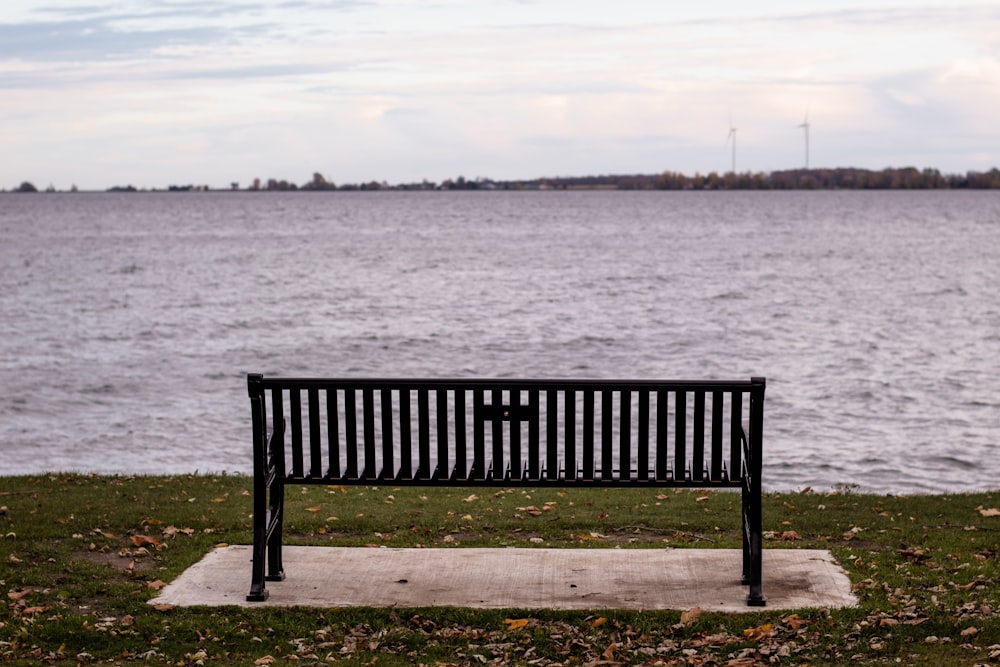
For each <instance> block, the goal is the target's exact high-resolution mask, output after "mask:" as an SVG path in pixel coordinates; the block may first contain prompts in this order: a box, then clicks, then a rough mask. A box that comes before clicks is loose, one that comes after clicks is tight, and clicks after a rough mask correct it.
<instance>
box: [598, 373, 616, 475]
mask: <svg viewBox="0 0 1000 667" xmlns="http://www.w3.org/2000/svg"><path fill="white" fill-rule="evenodd" d="M613 397H614V392H612V391H611V390H610V389H605V390H604V391H602V392H601V479H603V480H610V479H611V476H612V474H613V473H612V472H611V469H612V467H613V465H612V464H613V462H614V461H613V457H614V448H615V446H614V443H613V442H612V439H613V437H614V431H613V430H612V428H613V427H614V417H613V412H614V409H613V408H612V407H611V406H612V398H613Z"/></svg>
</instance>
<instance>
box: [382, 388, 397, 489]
mask: <svg viewBox="0 0 1000 667" xmlns="http://www.w3.org/2000/svg"><path fill="white" fill-rule="evenodd" d="M379 403H380V407H381V411H382V473H381V477H382V479H392V478H393V477H394V476H395V475H396V463H395V458H396V449H395V447H394V446H393V442H392V412H393V410H392V390H391V389H383V390H382V392H381V401H380V402H379Z"/></svg>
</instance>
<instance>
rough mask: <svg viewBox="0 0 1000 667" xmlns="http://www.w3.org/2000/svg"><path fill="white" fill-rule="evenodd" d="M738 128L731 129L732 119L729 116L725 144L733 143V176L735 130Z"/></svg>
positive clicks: (734, 170) (734, 167)
mask: <svg viewBox="0 0 1000 667" xmlns="http://www.w3.org/2000/svg"><path fill="white" fill-rule="evenodd" d="M737 129H738V128H735V127H733V117H732V115H730V116H729V134H727V135H726V143H729V142H730V141H732V142H733V174H735V173H736V130H737Z"/></svg>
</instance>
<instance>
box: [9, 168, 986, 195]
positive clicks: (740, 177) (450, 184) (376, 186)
mask: <svg viewBox="0 0 1000 667" xmlns="http://www.w3.org/2000/svg"><path fill="white" fill-rule="evenodd" d="M997 189H1000V169H997V168H996V167H994V168H992V169H990V170H989V171H969V172H966V173H965V174H942V173H941V172H940V171H939V170H937V169H929V168H928V169H922V170H921V169H917V168H916V167H904V168H886V169H881V170H870V169H856V168H847V167H840V168H836V169H789V170H784V171H774V172H770V173H765V172H744V173H734V172H728V173H724V174H719V173H717V172H714V171H713V172H709V173H708V174H704V175H703V174H701V173H697V172H696V173H695V174H694V175H691V176H689V175H686V174H682V173H679V172H672V171H665V172H663V173H659V174H618V175H601V176H565V177H564V176H559V177H552V178H536V179H530V180H506V181H504V180H493V179H488V178H477V179H473V180H467V179H465V178H464V177H461V176H459V177H458V178H456V179H454V180H453V179H445V180H444V181H441V182H434V181H427V180H424V181H420V182H419V183H399V184H395V185H391V184H389V183H387V182H385V181H369V182H366V183H341V184H336V183H334V182H332V181H328V180H327V179H326V178H325V177H324V176H323V175H322V174H319V173H315V174H313V178H312V180H310V181H308V182H306V183H304V184H302V185H297V184H295V183H292V182H289V181H287V180H278V179H274V178H271V179H268V180H267V181H261V180H260V179H254V181H253V183H251V184H250V185H249V186H247V187H240V183H238V182H232V183H230V186H229V187H228V188H213V187H210V186H208V185H168V186H167V187H165V188H156V187H154V188H145V187H143V188H137V187H135V186H134V185H114V186H111V187H109V188H106V189H104V190H79V189H78V188H77V187H76V186H75V185H74V186H71V187H70V188H69V189H63V190H60V189H58V188H56V187H55V186H53V185H51V184H50V185H49V186H48V187H46V188H44V189H40V188H38V187H36V186H35V185H34V184H33V183H31V182H30V181H24V182H22V183H21V184H20V185H19V186H17V187H15V188H12V189H11V190H9V192H17V193H43V192H44V193H66V192H69V193H73V192H126V193H132V192H299V191H302V192H369V191H376V192H378V191H390V192H399V191H402V192H428V191H444V190H448V191H451V190H461V191H486V192H493V191H534V190H537V191H545V190H604V191H609V190H630V191H631V190H693V191H701V190H763V191H767V190H997ZM0 192H8V190H0Z"/></svg>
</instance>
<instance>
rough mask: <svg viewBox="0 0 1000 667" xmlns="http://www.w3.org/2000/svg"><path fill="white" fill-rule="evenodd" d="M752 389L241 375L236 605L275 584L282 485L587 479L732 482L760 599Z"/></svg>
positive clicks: (589, 482) (685, 484) (605, 482)
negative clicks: (240, 541) (245, 505)
mask: <svg viewBox="0 0 1000 667" xmlns="http://www.w3.org/2000/svg"><path fill="white" fill-rule="evenodd" d="M765 385H766V383H765V380H764V378H761V377H753V378H751V379H750V380H749V381H732V382H730V381H720V380H705V381H677V380H517V379H509V380H508V379H485V380H484V379H455V380H411V379H357V378H339V379H324V378H273V377H268V378H265V377H264V376H263V375H260V374H250V375H248V376H247V386H248V389H249V393H250V404H251V413H252V418H253V461H254V464H253V466H254V481H253V486H254V491H253V524H254V528H253V567H252V570H253V572H252V579H251V586H250V592H249V594H248V595H247V600H250V601H260V600H265V599H267V595H268V591H267V589H266V588H265V581H281V580H283V579H284V578H285V572H284V567H283V565H282V559H281V545H282V521H283V517H284V497H285V487H286V486H287V485H293V484H316V485H333V484H337V485H369V486H371V485H382V484H392V485H393V486H454V487H481V486H493V487H504V488H508V487H553V486H554V487H575V486H591V487H601V488H604V487H640V488H706V489H713V488H738V489H741V490H742V534H743V564H742V576H741V581H742V584H743V585H745V586H749V593H748V595H747V604H748V605H750V606H764V605H765V604H766V602H765V598H764V595H763V592H762V589H761V569H762V567H761V560H762V545H761V541H762V540H761V537H762V536H761V479H760V477H761V453H762V443H763V420H764V389H765ZM745 395H749V410H748V411H747V413H746V414H744V409H743V405H744V400H743V398H744V396H745ZM414 397H415V398H416V401H415V405H414V401H413V398H414ZM689 397H691V398H692V399H693V400H691V401H690V403H689ZM470 398H471V400H470ZM286 400H287V407H286ZM321 406H322V407H321ZM269 408H270V409H269ZM414 408H415V410H414ZM744 419H745V420H746V424H747V428H746V429H744V427H743V424H744ZM633 421H634V422H635V423H634V425H633ZM359 422H360V425H361V431H360V433H359V431H358V425H359ZM727 429H728V434H727V433H726V431H727ZM286 434H287V435H289V436H290V437H289V442H287V443H286ZM470 435H471V437H470ZM633 435H634V436H636V437H635V438H633ZM726 435H728V437H726ZM359 436H360V437H359ZM505 436H506V437H505ZM578 436H579V437H578ZM706 436H707V437H706ZM470 441H471V442H470ZM525 441H526V442H525ZM633 459H634V461H635V463H634V465H633ZM442 463H443V465H441V464H442ZM414 464H415V465H414ZM734 471H735V474H734ZM265 570H266V572H265Z"/></svg>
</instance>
